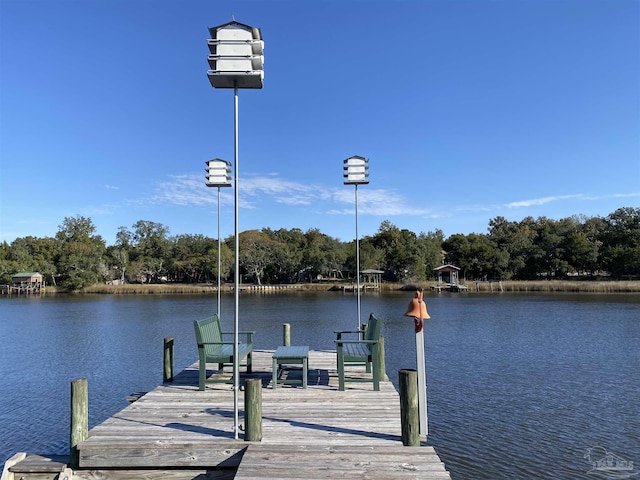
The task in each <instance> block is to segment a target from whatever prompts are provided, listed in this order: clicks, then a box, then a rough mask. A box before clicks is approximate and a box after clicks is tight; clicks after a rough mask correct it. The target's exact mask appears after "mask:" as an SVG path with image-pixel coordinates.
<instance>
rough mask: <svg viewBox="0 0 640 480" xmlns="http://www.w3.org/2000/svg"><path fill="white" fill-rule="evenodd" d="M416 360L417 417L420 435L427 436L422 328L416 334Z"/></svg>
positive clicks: (425, 377)
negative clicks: (418, 418)
mask: <svg viewBox="0 0 640 480" xmlns="http://www.w3.org/2000/svg"><path fill="white" fill-rule="evenodd" d="M416 358H417V361H418V415H419V416H420V435H422V436H424V437H426V436H427V435H429V423H428V422H427V376H426V372H425V364H424V328H422V329H420V331H419V332H416Z"/></svg>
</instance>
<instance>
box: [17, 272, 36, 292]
mask: <svg viewBox="0 0 640 480" xmlns="http://www.w3.org/2000/svg"><path fill="white" fill-rule="evenodd" d="M43 286H44V282H43V279H42V274H41V273H38V272H18V273H16V274H14V275H13V276H12V277H11V289H10V292H13V293H33V292H39V291H40V289H41V288H42V287H43Z"/></svg>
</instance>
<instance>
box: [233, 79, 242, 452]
mask: <svg viewBox="0 0 640 480" xmlns="http://www.w3.org/2000/svg"><path fill="white" fill-rule="evenodd" d="M233 103H234V105H233V106H234V108H233V113H234V122H233V123H234V130H233V142H234V144H233V149H234V157H235V162H234V169H235V172H234V185H235V187H234V188H235V220H234V233H235V239H234V243H235V246H234V257H235V265H234V268H235V275H234V277H235V278H234V282H233V293H234V304H235V305H234V326H233V434H234V438H235V439H236V440H237V439H238V431H239V430H240V428H239V422H238V390H239V388H240V387H239V377H240V365H239V360H238V311H239V305H240V295H239V292H240V260H239V256H240V239H239V236H238V201H239V195H238V86H237V85H236V86H235V87H234V89H233Z"/></svg>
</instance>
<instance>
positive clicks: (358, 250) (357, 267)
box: [355, 183, 361, 331]
mask: <svg viewBox="0 0 640 480" xmlns="http://www.w3.org/2000/svg"><path fill="white" fill-rule="evenodd" d="M355 185H356V290H357V298H358V301H357V303H358V331H359V330H360V329H361V323H360V239H359V237H358V184H357V183H356V184H355Z"/></svg>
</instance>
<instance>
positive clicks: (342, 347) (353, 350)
mask: <svg viewBox="0 0 640 480" xmlns="http://www.w3.org/2000/svg"><path fill="white" fill-rule="evenodd" d="M381 330H382V321H381V320H380V319H378V318H377V317H376V316H375V315H374V314H373V313H372V314H371V315H369V321H368V322H367V325H366V328H365V330H364V332H362V331H360V332H358V331H336V332H335V333H336V335H337V337H336V340H335V342H336V347H337V357H338V388H339V389H340V390H341V391H342V390H344V388H345V383H346V382H372V383H373V389H374V390H376V391H377V390H380V378H381V377H382V376H383V375H384V372H382V371H381V365H382V362H381V360H382V359H381V358H380V354H381V349H380V332H381ZM348 333H350V334H358V338H357V339H356V340H346V339H344V338H342V335H343V334H348ZM345 366H363V367H364V368H365V372H366V373H370V374H371V376H369V375H367V376H365V377H362V376H358V377H353V376H352V377H348V376H347V375H346V374H345Z"/></svg>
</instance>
